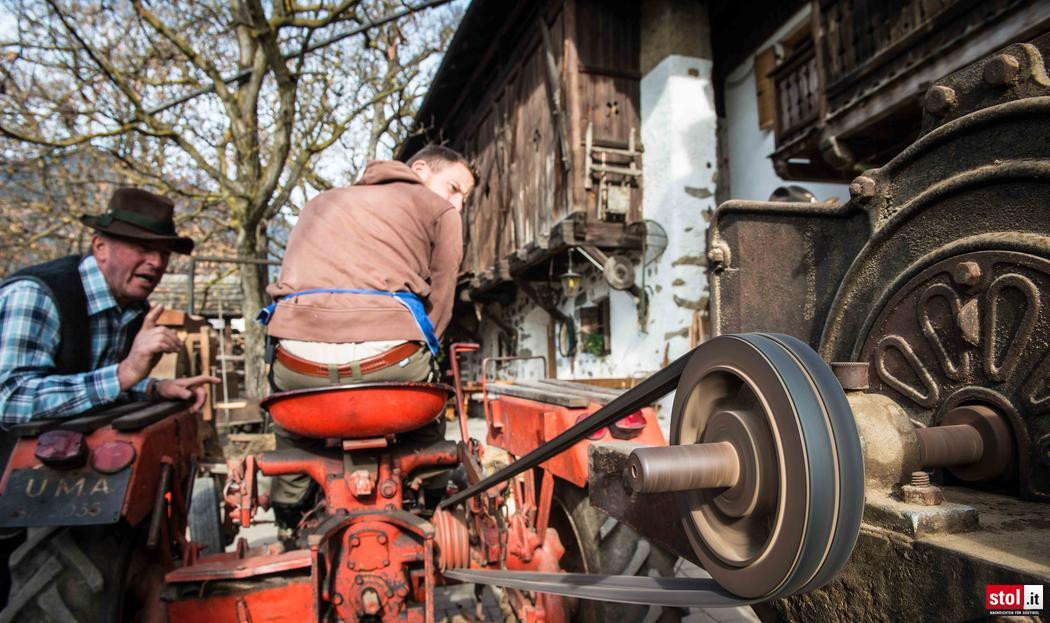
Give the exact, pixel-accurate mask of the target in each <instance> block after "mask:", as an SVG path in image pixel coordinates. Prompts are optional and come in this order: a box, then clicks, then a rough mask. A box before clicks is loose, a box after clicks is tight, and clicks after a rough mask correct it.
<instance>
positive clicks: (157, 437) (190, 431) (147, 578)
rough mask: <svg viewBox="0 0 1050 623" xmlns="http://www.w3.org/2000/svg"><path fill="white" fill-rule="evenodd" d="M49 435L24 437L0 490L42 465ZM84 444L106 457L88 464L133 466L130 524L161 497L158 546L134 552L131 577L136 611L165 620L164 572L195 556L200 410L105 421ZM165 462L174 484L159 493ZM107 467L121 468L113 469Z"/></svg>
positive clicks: (127, 502)
mask: <svg viewBox="0 0 1050 623" xmlns="http://www.w3.org/2000/svg"><path fill="white" fill-rule="evenodd" d="M47 434H50V433H45V435H47ZM78 434H79V433H78ZM45 435H40V436H38V437H25V438H21V439H19V440H18V442H17V444H16V445H15V447H14V449H13V450H12V452H11V457H10V459H9V460H8V463H7V466H6V468H5V470H4V474H3V477H2V478H0V494H2V492H3V491H4V490H6V488H7V486H8V482H9V481H10V477H11V473H12V472H13V471H14V470H16V469H33V468H38V467H40V463H41V461H40V459H38V458H37V456H36V454H37V452H38V450H41V446H46V445H47V437H45ZM82 445H83V447H85V448H86V449H87V454H89V455H91V456H93V457H94V456H95V455H96V454H98V456H99V457H100V463H99V465H97V466H96V462H95V461H94V460H92V461H91V462H90V464H89V467H88V468H86V469H96V470H98V471H99V472H101V473H120V472H124V471H125V470H130V474H129V475H128V486H127V489H126V490H125V493H124V499H123V502H122V504H121V511H120V516H121V521H122V522H123V523H126V524H127V525H129V526H139V525H141V524H142V523H143V522H144V520H145V519H146V518H147V517H149V516H150V514H151V513H153V512H154V505H155V504H157V502H158V499H159V500H160V509H161V510H160V513H159V514H160V519H159V523H158V524H157V528H156V535H157V539H156V548H155V549H153V550H147V549H145V548H142V547H138V548H137V549H136V550H135V551H134V552H133V553H132V555H133V556H134V557H135V560H136V561H137V562H136V563H135V568H136V569H137V573H136V576H135V577H134V578H132V579H131V581H132V584H131V586H133V590H134V592H135V594H136V595H137V596H138V597H139V599H138V603H139V605H140V606H141V608H140V609H139V610H138V611H137V612H135V613H134V616H135V618H136V620H141V621H145V622H154V621H163V620H165V618H164V617H165V612H164V610H165V604H164V603H163V602H162V601H161V600H160V594H161V592H162V591H161V589H162V583H163V577H164V573H165V572H166V571H168V570H171V569H173V568H174V565H175V564H176V553H177V552H178V551H181V552H183V555H184V556H186V557H188V558H192V557H193V551H192V548H191V547H190V546H189V543H188V542H187V541H186V539H185V537H184V535H185V533H186V510H187V498H188V496H187V488H188V487H189V484H190V482H191V480H192V470H193V469H194V467H193V466H194V462H195V460H196V457H197V456H199V454H200V447H199V441H198V436H197V416H196V415H194V414H193V413H191V412H190V410H189V409H188V408H184V409H181V410H179V411H176V412H174V413H172V414H171V415H169V416H167V417H165V418H163V419H161V420H158V421H156V422H153V423H152V424H149V425H147V426H144V427H143V428H140V429H138V430H128V431H118V430H116V429H114V428H112V427H111V426H109V425H104V426H101V427H100V428H98V429H96V430H94V431H91V432H88V433H84V434H83V437H82ZM118 448H119V449H118ZM129 454H130V457H131V460H130V462H126V463H124V458H122V457H126V456H127V455H129ZM107 457H108V458H107ZM114 459H115V460H114ZM121 463H123V466H122V467H121V466H120V465H121ZM164 465H170V468H169V469H170V470H171V473H170V478H169V484H168V488H167V491H166V493H164V494H161V495H158V488H159V486H160V484H161V470H162V469H163V466H164ZM100 467H101V468H102V469H99V468H100ZM107 468H109V469H112V470H115V471H114V472H107V471H106V469H107ZM129 590H132V589H129ZM169 620H178V619H169ZM182 620H197V619H193V618H188V619H182Z"/></svg>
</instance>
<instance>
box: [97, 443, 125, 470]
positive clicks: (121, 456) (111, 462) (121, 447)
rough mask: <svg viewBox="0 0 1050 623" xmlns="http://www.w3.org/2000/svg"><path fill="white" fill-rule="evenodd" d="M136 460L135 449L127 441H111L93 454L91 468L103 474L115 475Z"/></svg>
mask: <svg viewBox="0 0 1050 623" xmlns="http://www.w3.org/2000/svg"><path fill="white" fill-rule="evenodd" d="M134 460H135V447H134V446H132V445H131V444H130V443H128V442H126V441H109V442H106V443H104V444H102V445H100V446H99V447H97V448H95V450H94V451H93V452H92V453H91V467H93V468H94V469H95V471H99V472H102V473H103V474H115V473H117V472H119V471H120V470H122V469H124V468H125V467H127V466H128V465H131V462H132V461H134Z"/></svg>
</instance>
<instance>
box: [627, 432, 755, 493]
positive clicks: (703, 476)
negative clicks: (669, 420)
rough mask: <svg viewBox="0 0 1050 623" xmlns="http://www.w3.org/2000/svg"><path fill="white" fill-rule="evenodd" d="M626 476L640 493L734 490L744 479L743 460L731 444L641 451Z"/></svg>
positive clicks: (707, 444)
mask: <svg viewBox="0 0 1050 623" xmlns="http://www.w3.org/2000/svg"><path fill="white" fill-rule="evenodd" d="M623 476H624V481H625V482H626V483H627V484H628V486H630V488H631V489H632V490H633V491H636V492H638V493H670V492H673V491H693V490H697V489H715V488H724V487H732V486H734V485H735V484H736V483H737V481H738V480H739V479H740V458H739V457H738V456H737V452H736V449H735V448H734V447H733V444H731V443H729V442H728V441H719V442H715V443H698V444H692V445H686V446H662V447H654V448H638V449H636V450H635V451H633V452H631V457H630V458H629V459H628V460H627V468H626V469H625V470H624V475H623Z"/></svg>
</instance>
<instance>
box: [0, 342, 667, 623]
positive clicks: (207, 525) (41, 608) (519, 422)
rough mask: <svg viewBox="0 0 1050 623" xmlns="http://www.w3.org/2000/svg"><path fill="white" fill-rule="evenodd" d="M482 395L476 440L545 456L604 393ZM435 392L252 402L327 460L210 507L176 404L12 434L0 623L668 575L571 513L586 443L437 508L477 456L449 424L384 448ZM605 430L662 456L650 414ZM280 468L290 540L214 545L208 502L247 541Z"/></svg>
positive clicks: (282, 458)
mask: <svg viewBox="0 0 1050 623" xmlns="http://www.w3.org/2000/svg"><path fill="white" fill-rule="evenodd" d="M469 349H470V347H463V346H458V345H457V348H456V349H455V350H456V351H457V352H459V351H462V350H469ZM486 365H488V364H486ZM457 372H458V366H457ZM458 381H459V379H458V374H457V384H458ZM552 383H558V382H552ZM552 387H555V386H553V385H552ZM490 389H491V390H492V391H491V393H492V394H495V396H494V397H493V399H492V400H489V399H488V393H489V392H487V393H486V401H485V405H486V414H487V415H486V419H487V424H488V426H489V433H488V441H489V443H490V444H491V445H494V446H497V447H500V448H503V449H504V450H506V451H507V452H508V453H510V454H511V455H521V454H525V453H527V452H529V451H531V450H533V449H535V448H536V447H538V446H540V445H542V444H543V443H545V442H546V441H547V440H549V439H551V438H553V437H554V436H556V435H558V434H559V433H561V432H563V431H565V430H566V429H568V428H570V427H572V426H573V425H574V424H575V423H576V422H578V421H580V420H581V419H583V418H585V417H586V416H587V415H589V414H590V413H592V412H594V411H595V410H597V409H598V408H600V407H601V406H602V403H603V402H604V401H603V399H602V398H603V397H605V398H608V397H610V396H611V395H612V394H610V393H609V392H608V391H597V392H596V396H597V397H596V398H594V399H588V398H586V397H584V396H583V394H582V393H581V390H580V389H579V388H573V387H571V386H568V385H562V386H560V387H557V391H556V392H554V393H557V394H560V395H563V396H571V398H570V399H568V400H564V399H563V400H558V399H557V397H555V399H554V400H553V401H543V400H539V399H534V400H530V399H529V398H528V397H527V394H526V397H524V398H523V397H521V396H522V395H523V394H522V392H528V391H529V390H528V386H527V384H525V385H517V386H511V385H498V386H495V385H490ZM515 393H516V394H517V395H513V394H515ZM452 395H453V388H451V387H449V386H446V385H440V384H427V383H375V384H363V385H351V386H341V387H333V388H324V389H308V390H296V391H291V392H284V393H280V394H275V395H273V396H271V397H269V398H268V399H267V400H266V401H265V402H264V406H265V408H266V409H267V410H268V411H269V413H270V415H271V416H272V418H273V420H274V421H275V422H276V423H277V424H279V425H280V426H282V427H283V428H285V429H286V430H289V431H291V432H293V433H295V434H298V435H302V436H307V437H313V438H319V439H324V440H325V447H324V449H323V450H319V451H303V450H279V451H270V452H264V453H262V454H259V455H255V456H248V457H246V458H244V459H242V460H238V461H231V462H229V464H228V466H227V470H226V471H227V478H226V484H225V487H224V488H223V489H224V491H223V495H222V496H221V497H222V498H224V499H223V500H221V501H220V499H219V497H220V496H218V495H217V493H218V487H217V484H216V480H215V479H213V478H211V477H209V476H205V477H201V478H196V479H195V476H196V475H197V473H198V472H199V471H201V472H203V470H199V469H198V466H197V457H198V456H199V450H198V446H197V431H196V420H195V419H194V417H193V415H192V414H190V413H189V412H188V410H187V409H186V408H185V406H184V405H181V404H179V403H163V404H158V405H149V406H147V405H144V404H142V403H136V404H132V405H125V406H120V407H116V408H111V409H108V410H106V411H103V412H100V413H98V414H95V415H90V416H86V417H82V418H77V419H74V420H70V421H65V422H51V421H45V422H41V423H33V424H27V425H23V426H20V427H17V429H16V430H17V431H18V434H19V435H20V436H21V439H20V441H19V442H18V445H17V447H16V449H15V451H14V454H13V455H12V459H11V461H10V463H9V465H8V466H7V470H6V472H5V474H4V477H3V481H2V483H0V490H2V497H0V527H6V528H14V527H26V528H28V532H27V535H26V541H25V543H24V544H22V545H21V546H20V547H19V548H18V549H17V550H16V551H15V552H14V554H13V555H12V557H11V569H12V572H13V578H14V585H13V588H12V591H11V597H10V600H9V603H8V606H7V608H6V609H5V610H4V611H3V612H2V613H0V621H33V620H39V619H41V618H43V617H44V616H45V613H51V614H54V613H56V612H57V613H59V614H60V615H61V616H60V617H59V618H64V619H68V620H81V621H88V620H90V621H117V620H141V621H163V620H171V621H216V622H219V621H221V622H230V621H256V622H257V621H296V622H302V621H328V620H340V621H362V620H364V621H406V622H411V621H418V622H421V623H422V622H426V623H429V622H431V621H434V619H435V612H434V604H435V600H434V592H435V588H436V587H437V586H439V585H442V584H445V583H450V582H454V581H452V580H448V579H446V578H445V577H444V576H443V573H442V572H443V571H446V570H449V569H478V570H485V569H489V570H499V569H509V570H517V571H537V572H554V573H556V572H561V571H563V570H565V569H568V570H570V571H580V572H594V573H620V572H625V571H626V572H627V573H637V572H640V571H644V569H643V565H644V564H645V563H646V562H650V563H651V562H652V561H656V560H658V559H659V560H660V563H661V565H662V567H661V568H662V573H664V574H669V573H670V561H671V560H672V559H671V558H669V557H666V556H665V557H664V558H660V556H662V553H657V552H655V551H650V549H649V545H648V543H647V542H644V541H640V540H639V539H638V537H637V535H636V534H635V533H633V532H631V531H630V529H629V528H627V527H626V526H617V524H616V522H615V521H612V522H611V523H608V522H606V519H605V517H604V516H603V515H599V514H598V512H597V511H595V510H594V509H592V508H591V507H590V505H589V504H588V503H587V499H586V489H585V486H586V481H587V449H586V445H588V443H589V442H585V443H583V444H580V445H579V446H578V447H577V448H574V449H573V450H572V451H570V452H568V453H565V454H563V455H562V456H560V457H559V458H558V459H557V460H555V461H551V462H550V463H549V464H548V465H545V466H544V467H543V468H541V469H537V470H533V471H530V472H528V473H526V474H523V475H522V476H519V477H517V478H515V479H513V480H511V481H509V482H507V483H503V484H501V485H500V486H497V487H493V488H491V489H489V490H488V491H487V492H486V493H485V494H483V495H480V496H476V497H474V498H472V499H471V500H469V502H468V503H467V504H466V505H464V506H461V507H457V508H454V509H448V510H439V509H437V505H438V503H439V502H440V501H441V500H442V499H444V498H445V497H447V496H448V495H449V494H450V493H455V492H457V491H459V490H461V489H463V488H466V487H467V486H469V485H470V484H473V483H476V482H478V481H479V480H481V479H482V478H483V477H484V476H486V475H487V474H486V473H485V472H484V470H483V469H482V467H481V465H482V463H483V461H484V458H483V447H482V446H481V445H480V444H479V443H478V442H477V441H475V440H471V439H469V438H468V436H467V435H466V420H465V415H464V413H463V412H462V410H461V411H460V423H461V431H462V432H463V439H462V440H461V441H459V442H455V441H441V442H438V443H434V444H430V445H427V446H413V445H405V444H403V443H400V442H399V441H398V435H399V434H400V433H403V432H406V431H409V430H413V429H415V428H418V427H420V426H422V425H424V424H426V423H427V422H430V421H432V420H433V419H434V418H435V417H439V416H440V415H441V414H442V413H443V411H444V409H445V405H446V403H447V402H448V401H449V399H450V397H451V396H452ZM534 398H537V397H536V396H534ZM556 402H561V404H560V405H559V404H553V403H556ZM610 430H612V431H613V433H612V434H616V435H623V436H624V437H630V438H634V439H635V440H636V441H641V442H645V443H649V444H656V445H665V443H666V442H665V441H664V438H663V435H662V434H661V433H660V431H659V428H658V427H657V424H656V418H655V415H654V414H653V412H652V411H651V410H650V409H643V410H641V411H638V412H636V413H633V414H632V415H631V416H629V417H627V418H624V419H623V421H622V422H619V423H618V427H617V426H614V427H610ZM600 434H604V433H600ZM595 438H597V437H595ZM220 471H221V470H220ZM292 473H305V474H308V475H309V476H310V477H311V479H312V480H313V481H314V482H316V483H317V485H318V486H319V490H320V494H319V496H318V500H317V504H316V506H315V507H314V508H313V510H312V511H311V512H310V513H308V514H307V515H306V516H305V517H304V519H303V521H302V523H301V524H300V526H299V530H298V536H297V539H298V541H297V543H296V546H294V547H286V546H285V545H282V544H280V543H274V544H272V545H267V546H261V547H256V548H250V547H249V546H248V544H247V541H246V540H245V539H243V538H241V539H239V541H238V543H237V545H236V547H235V548H233V551H230V552H225V551H223V550H224V549H225V548H224V545H225V539H224V538H223V537H224V532H227V531H224V530H223V526H222V523H223V522H222V521H221V518H220V507H225V520H226V521H225V523H226V524H227V526H230V525H234V526H242V527H247V526H249V525H251V523H252V521H253V518H254V517H255V515H256V513H257V511H258V510H259V509H260V508H265V507H267V506H268V499H267V496H266V495H264V494H260V492H259V488H258V486H257V483H258V476H259V475H264V476H277V475H281V474H292ZM188 527H189V528H190V530H189V532H190V534H191V535H192V536H193V541H190V540H188V539H187V536H186V534H187V528H188ZM602 536H604V537H605V538H604V540H605V541H606V543H607V545H606V547H605V548H604V549H603V548H601V547H599V546H598V541H600V540H603V539H602V538H600V537H602ZM610 548H611V549H610ZM639 550H642V551H641V552H640V553H641V558H639ZM649 559H651V560H649ZM563 561H564V562H563ZM502 595H503V597H504V603H503V604H502V605H503V606H504V608H505V609H509V610H512V611H513V612H514V613H515V615H516V616H517V618H518V619H519V620H521V621H527V622H541V621H546V622H550V623H555V622H559V621H568V620H569V619H570V618H576V619H578V620H579V619H583V620H592V621H597V620H604V619H606V618H607V617H606V615H605V614H604V613H603V611H602V610H601V609H600V606H595V605H591V604H589V603H585V604H581V603H580V602H579V601H577V600H569V599H565V598H562V597H557V596H553V595H546V594H536V593H526V592H524V591H514V590H508V591H505V592H503V593H502ZM641 612H642V613H644V608H643V609H642V610H641Z"/></svg>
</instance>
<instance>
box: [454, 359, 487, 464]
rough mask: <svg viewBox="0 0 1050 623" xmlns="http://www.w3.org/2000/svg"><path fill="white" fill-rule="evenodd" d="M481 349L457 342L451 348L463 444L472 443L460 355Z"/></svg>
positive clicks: (457, 413) (457, 409)
mask: <svg viewBox="0 0 1050 623" xmlns="http://www.w3.org/2000/svg"><path fill="white" fill-rule="evenodd" d="M479 348H481V344H474V343H472V342H456V343H455V344H453V345H452V346H451V347H449V349H448V351H449V358H450V359H451V360H452V380H453V382H454V383H455V386H456V415H457V416H458V417H459V436H460V438H461V439H462V440H463V443H470V433H469V432H467V405H466V403H465V402H463V377H461V376H460V374H459V354H460V353H469V352H473V351H476V350H478V349H479Z"/></svg>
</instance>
